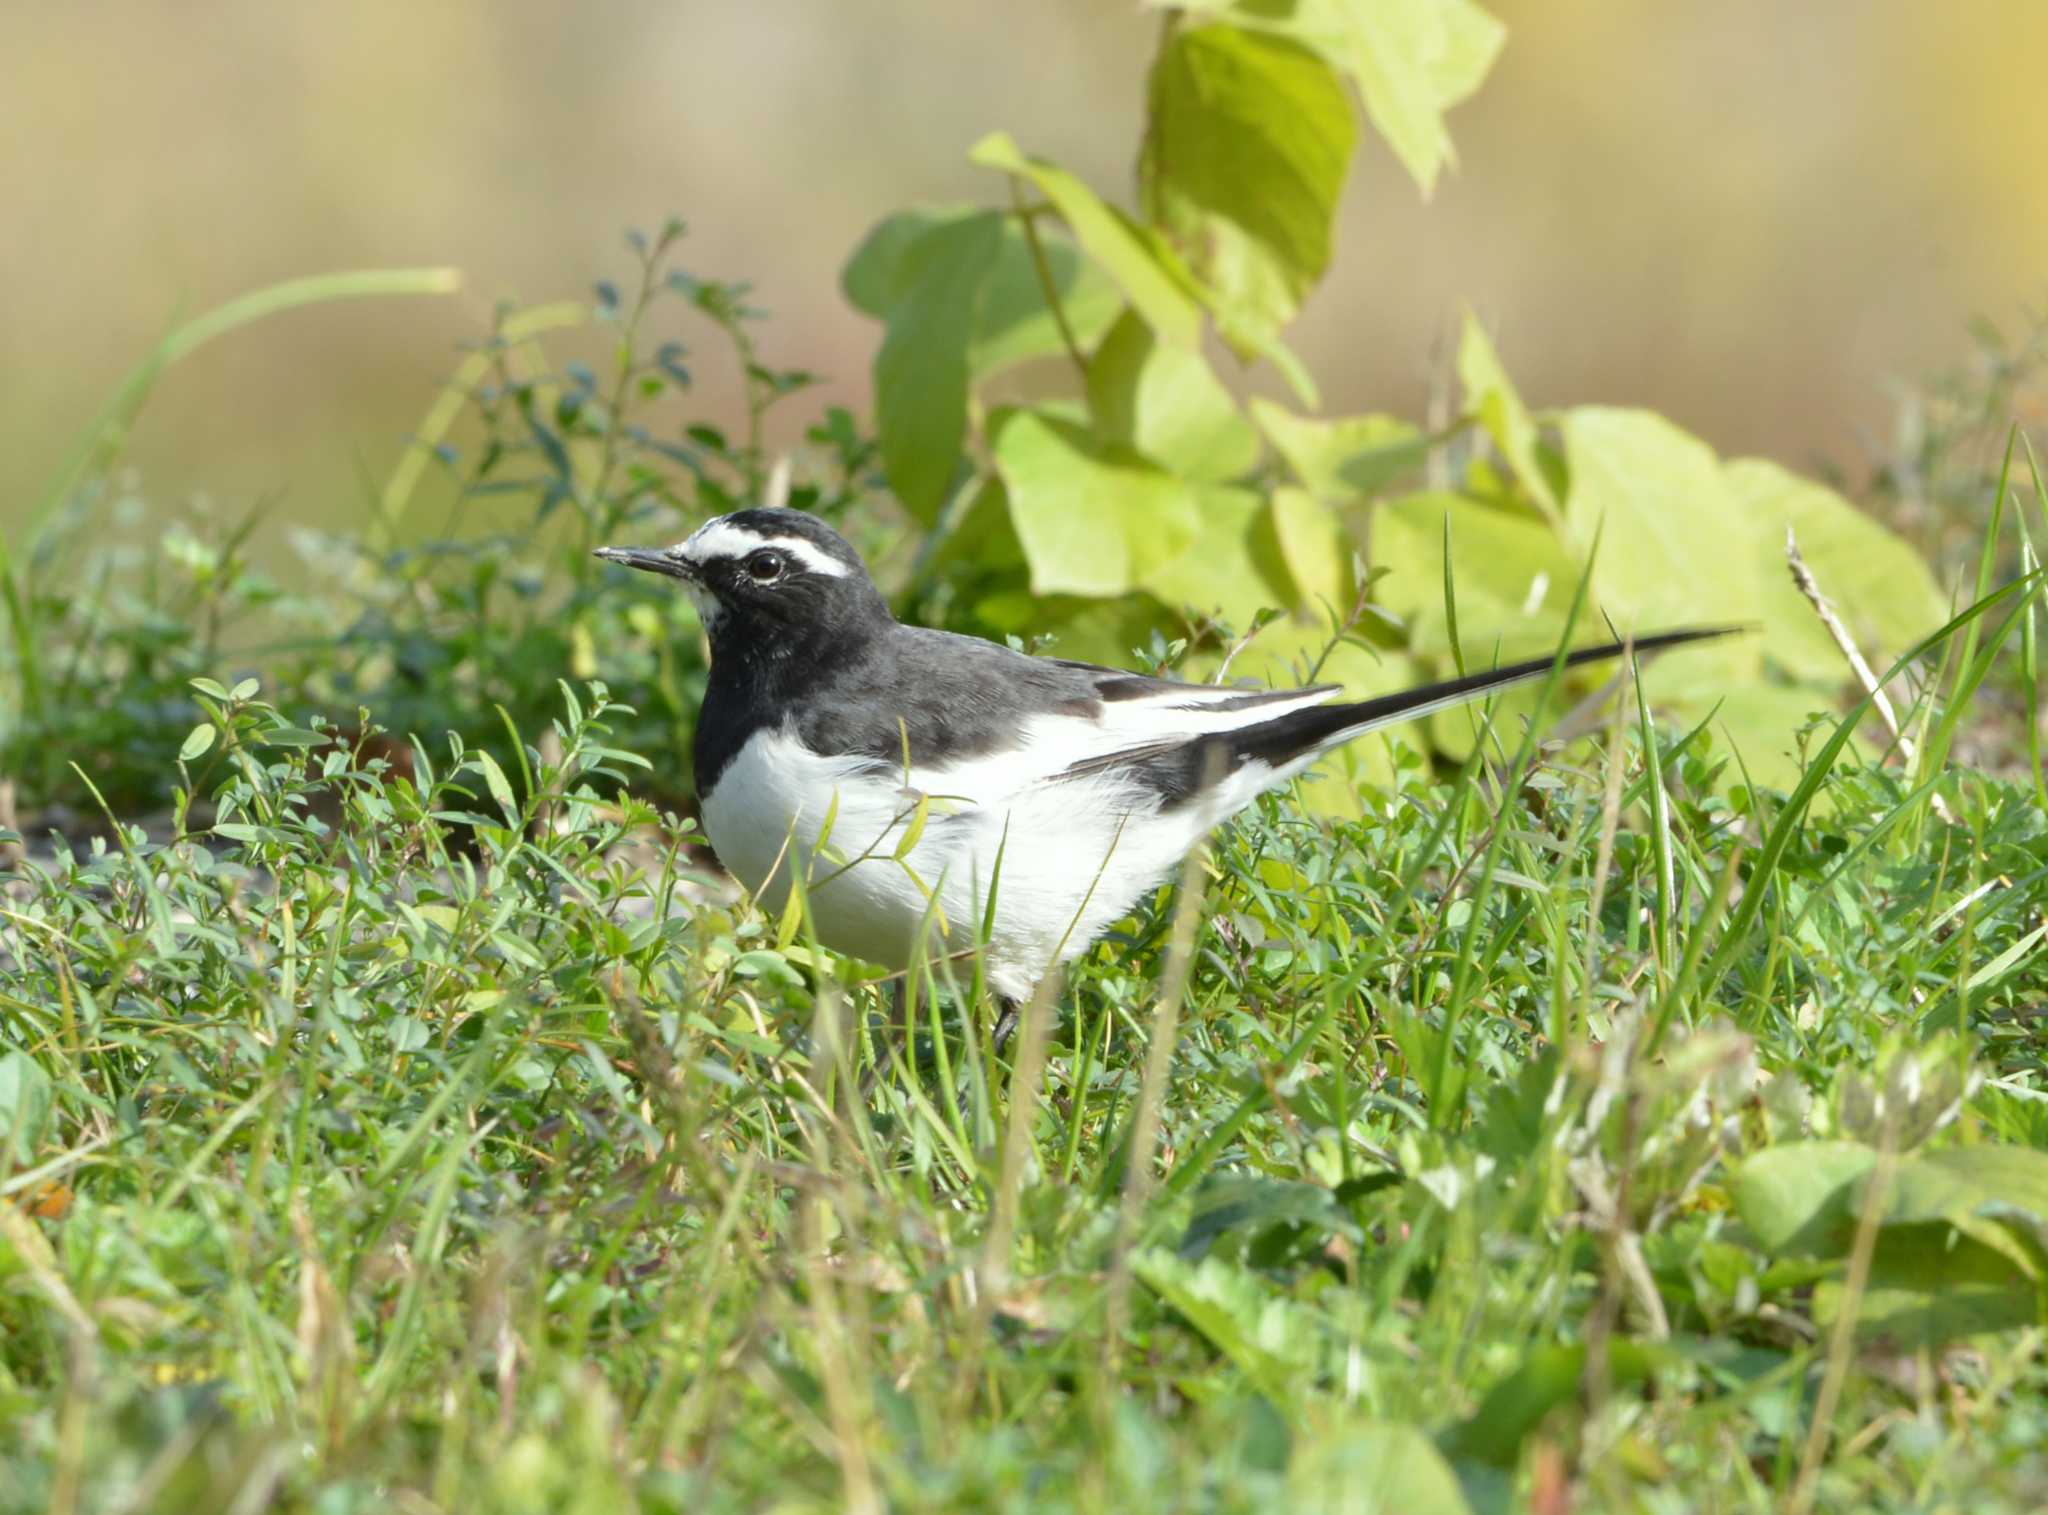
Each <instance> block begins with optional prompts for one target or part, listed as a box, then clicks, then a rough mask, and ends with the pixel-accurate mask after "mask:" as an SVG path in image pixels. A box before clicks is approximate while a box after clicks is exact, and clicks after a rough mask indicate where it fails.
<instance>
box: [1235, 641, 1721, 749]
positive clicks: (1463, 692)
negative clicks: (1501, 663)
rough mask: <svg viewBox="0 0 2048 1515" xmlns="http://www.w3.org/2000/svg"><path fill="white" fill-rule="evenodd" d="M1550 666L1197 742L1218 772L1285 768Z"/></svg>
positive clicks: (1611, 653) (1536, 664)
mask: <svg viewBox="0 0 2048 1515" xmlns="http://www.w3.org/2000/svg"><path fill="white" fill-rule="evenodd" d="M1742 629H1743V628H1741V627H1739V626H1712V627H1692V628H1688V629H1686V630H1683V631H1659V632H1655V633H1653V634H1652V635H1650V636H1644V637H1637V638H1636V639H1635V640H1634V641H1632V642H1608V643H1606V644H1605V645H1603V646H1599V647H1582V648H1580V649H1579V650H1578V651H1576V652H1568V653H1566V654H1565V657H1564V666H1565V667H1567V668H1577V667H1580V666H1581V665H1583V664H1586V663H1598V662H1602V661H1604V660H1606V659H1608V658H1615V657H1620V656H1621V655H1622V653H1624V652H1632V653H1635V654H1637V655H1638V656H1640V655H1642V654H1645V653H1651V652H1658V651H1661V650H1663V649H1664V648H1667V647H1682V646H1684V645H1685V644H1686V643H1688V642H1704V641H1710V640H1712V639H1713V638H1715V637H1724V636H1732V635H1734V634H1735V633H1737V632H1739V631H1741V630H1742ZM1556 665H1557V656H1556V654H1554V653H1553V654H1551V655H1549V656H1547V657H1540V658H1530V659H1529V660H1528V661H1527V662H1522V663H1510V664H1508V665H1507V666H1506V667H1504V668H1489V669H1487V670H1486V671H1485V672H1483V673H1468V674H1466V675H1465V676H1464V677H1462V678H1455V679H1444V680H1442V681H1440V682H1438V683H1435V684H1424V685H1422V686H1421V687H1419V688H1416V689H1404V690H1402V691H1400V692H1399V693H1398V694H1383V695H1381V696H1379V697H1378V698H1377V699H1371V700H1358V701H1355V702H1346V703H1344V704H1340V705H1314V706H1311V707H1310V708H1309V709H1307V710H1296V711H1291V712H1289V713H1288V714H1286V715H1282V716H1275V717H1274V718H1273V719H1272V720H1270V721H1262V722H1260V723H1259V724H1258V725H1256V726H1242V727H1239V728H1238V729H1237V730H1235V731H1229V732H1218V733H1217V734H1216V735H1215V736H1214V737H1208V738H1204V739H1203V740H1204V742H1215V743H1221V744H1224V745H1226V746H1227V747H1228V748H1229V749H1230V751H1229V756H1228V761H1227V762H1226V763H1225V764H1224V771H1226V772H1227V771H1229V770H1231V769H1234V768H1236V767H1237V766H1239V765H1240V764H1242V763H1245V762H1247V761H1255V762H1263V763H1266V764H1268V765H1269V766H1271V767H1272V768H1273V769H1274V770H1276V771H1278V770H1281V769H1286V768H1290V767H1292V766H1294V765H1296V764H1298V763H1300V762H1302V761H1303V760H1304V759H1307V758H1311V757H1314V756H1315V755H1316V754H1317V753H1320V752H1324V751H1327V750H1328V749H1330V748H1332V747H1337V746H1341V745H1343V744H1344V743H1345V742H1349V741H1352V740H1354V739H1356V738H1358V737H1361V736H1364V735H1365V734H1366V733H1367V732H1368V731H1375V730H1377V729H1378V728H1380V727H1382V726H1391V725H1393V724H1394V723H1395V722H1397V721H1413V720H1419V719H1421V718H1422V717H1423V716H1426V715H1434V714H1435V713H1436V712H1437V711H1439V710H1448V709H1450V708H1452V707H1453V706H1457V705H1463V704H1467V703H1469V702H1470V701H1473V700H1477V699H1483V698H1485V697H1486V696H1487V695H1489V694H1494V693H1497V692H1498V691H1500V690H1503V689H1512V688H1514V687H1515V686H1516V685H1518V684H1532V683H1535V682H1537V681H1538V680H1540V679H1545V678H1548V677H1549V676H1550V670H1551V669H1552V668H1553V667H1555V666H1556ZM1205 756H1206V757H1207V759H1208V762H1209V763H1210V764H1214V763H1215V762H1216V759H1217V757H1218V756H1219V755H1218V754H1205Z"/></svg>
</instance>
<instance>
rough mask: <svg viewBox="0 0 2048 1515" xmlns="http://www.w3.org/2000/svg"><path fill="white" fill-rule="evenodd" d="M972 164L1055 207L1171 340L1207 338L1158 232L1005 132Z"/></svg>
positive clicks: (985, 143)
mask: <svg viewBox="0 0 2048 1515" xmlns="http://www.w3.org/2000/svg"><path fill="white" fill-rule="evenodd" d="M967 156H968V159H969V161H971V162H974V163H977V164H979V165H980V166H981V167H983V168H993V169H999V170H1001V171H1002V172H1004V173H1007V174H1014V175H1016V176H1017V177H1019V178H1022V179H1025V180H1028V181H1029V182H1030V183H1031V184H1033V185H1034V186H1036V187H1037V189H1038V191H1039V193H1040V194H1042V195H1044V196H1045V197H1046V199H1047V200H1049V201H1051V202H1052V206H1053V209H1055V210H1057V211H1058V212H1059V213H1060V215H1061V217H1062V218H1063V219H1064V220H1065V221H1066V223H1067V227H1068V229H1069V230H1070V231H1072V232H1073V234H1074V240H1075V241H1077V242H1079V243H1080V244H1081V247H1082V250H1083V251H1085V252H1086V253H1087V254H1088V256H1089V257H1091V258H1093V259H1094V260H1095V262H1096V263H1097V264H1098V265H1099V266H1100V267H1101V269H1102V271H1103V272H1104V273H1106V274H1108V275H1109V277H1110V278H1111V279H1113V280H1115V281H1116V284H1117V287H1118V288H1120V289H1121V290H1122V291H1123V293H1124V298H1125V299H1127V300H1129V301H1130V302H1131V305H1132V307H1133V308H1134V309H1136V310H1137V312H1138V314H1139V315H1140V316H1142V317H1144V319H1145V322H1146V324H1147V325H1149V326H1150V327H1151V328H1152V329H1153V330H1154V331H1156V332H1158V333H1159V335H1160V336H1161V337H1162V338H1164V339H1165V340H1166V341H1168V342H1172V343H1175V344H1176V345H1178V346H1181V347H1190V348H1191V347H1194V346H1195V345H1196V344H1197V343H1199V342H1200V341H1201V339H1202V306H1201V302H1200V299H1199V296H1198V293H1197V289H1196V286H1195V283H1194V280H1193V279H1192V277H1191V276H1190V275H1189V274H1188V271H1187V269H1186V268H1185V267H1183V266H1181V263H1180V260H1179V259H1178V258H1177V257H1176V256H1175V255H1174V253H1173V251H1172V249H1170V248H1168V247H1167V246H1165V245H1164V244H1163V243H1162V242H1161V241H1160V240H1159V238H1158V236H1157V234H1155V233H1154V232H1152V231H1151V230H1150V229H1149V228H1146V227H1143V226H1140V225H1138V224H1137V223H1136V222H1134V221H1132V220H1131V218H1130V217H1129V216H1126V215H1125V214H1124V213H1123V212H1122V211H1120V210H1118V209H1116V208H1115V207H1114V206H1112V205H1107V204H1105V203H1103V201H1102V200H1101V199H1099V198H1098V197H1097V196H1096V194H1095V191H1094V190H1092V189H1090V188H1089V187H1088V186H1087V185H1085V184H1083V183H1082V182H1081V181H1080V180H1079V179H1077V178H1075V177H1074V176H1073V175H1072V174H1070V173H1068V172H1067V171H1066V170H1065V169H1063V168H1056V167H1054V166H1053V165H1052V164H1050V163H1047V162H1046V161H1044V160H1043V159H1042V158H1027V157H1026V156H1025V155H1024V154H1023V153H1021V152H1019V151H1018V149H1017V144H1016V143H1015V142H1013V141H1011V140H1010V136H1009V134H1008V133H1007V132H992V133H990V134H989V135H988V136H986V137H983V138H982V139H981V140H980V141H979V142H977V143H975V145H974V147H973V149H972V150H971V151H970V152H969V153H968V155H967Z"/></svg>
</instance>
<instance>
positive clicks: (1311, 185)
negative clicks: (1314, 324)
mask: <svg viewBox="0 0 2048 1515" xmlns="http://www.w3.org/2000/svg"><path fill="white" fill-rule="evenodd" d="M1148 105H1149V115H1148V121H1147V125H1146V134H1145V144H1144V147H1143V149H1142V151H1141V155H1140V158H1139V180H1140V192H1141V195H1142V198H1143V202H1144V206H1145V212H1146V215H1147V217H1148V218H1149V219H1150V220H1151V222H1152V224H1153V225H1155V226H1157V227H1159V228H1160V229H1161V230H1162V231H1164V232H1165V234H1166V236H1167V238H1168V240H1169V241H1171V242H1172V244H1173V245H1174V247H1175V248H1176V249H1177V250H1178V251H1179V252H1180V254H1181V256H1182V257H1183V258H1184V259H1185V260H1186V262H1187V265H1188V267H1189V269H1190V270H1192V272H1193V273H1194V275H1195V277H1196V278H1198V279H1200V280H1201V281H1202V282H1203V284H1205V285H1206V286H1207V287H1208V289H1209V290H1210V292H1211V293H1212V294H1213V295H1214V297H1215V303H1214V308H1215V311H1216V322H1217V328H1218V330H1220V331H1221V332H1222V334H1223V337H1224V339H1225V340H1226V341H1228V342H1229V343H1230V344H1231V345H1232V347H1234V348H1235V349H1236V350H1237V352H1238V354H1239V356H1241V357H1244V358H1251V357H1255V356H1257V355H1259V354H1260V353H1261V352H1262V351H1263V350H1264V348H1265V344H1266V342H1267V341H1268V339H1270V338H1271V336H1272V335H1273V334H1274V333H1276V332H1277V331H1278V330H1279V329H1280V328H1281V327H1283V326H1285V325H1286V324H1287V323H1288V322H1289V321H1291V320H1292V319H1293V318H1294V316H1295V313H1296V312H1297V311H1299V310H1300V308H1301V302H1302V300H1303V299H1304V298H1305V297H1306V296H1307V294H1308V292H1309V291H1310V290H1311V289H1313V288H1314V287H1315V285H1316V282H1317V281H1318V280H1319V279H1321V278H1322V276H1323V273H1324V271H1325V270H1326V269H1327V268H1328V267H1329V264H1330V246H1331V230H1332V223H1333V221H1334V220H1335V217H1336V211H1337V200H1338V197H1339V195H1340V194H1341V193H1342V192H1343V188H1344V176H1345V172H1346V170H1347V169H1348V167H1349V166H1350V162H1351V153H1352V150H1353V148H1354V147H1355V146H1356V145H1357V136H1358V133H1357V127H1356V125H1355V124H1354V122H1353V120H1352V115H1351V102H1350V100H1349V99H1347V98H1346V96H1345V91H1344V86H1343V82H1342V81H1341V80H1340V79H1339V78H1338V76H1337V74H1336V73H1335V72H1334V70H1332V68H1331V67H1330V65H1329V64H1328V63H1326V62H1325V61H1324V60H1323V59H1322V58H1320V57H1319V56H1317V55H1316V54H1315V53H1314V52H1313V51H1311V50H1309V49H1308V48H1305V47H1303V46H1301V45H1299V44H1298V43H1295V42H1293V41H1291V40H1289V39H1287V38H1285V37H1280V36H1273V35H1262V34H1259V33H1256V32H1250V31H1245V30H1242V29H1240V28H1238V27H1235V26H1197V27H1188V28H1183V29H1181V30H1178V31H1176V32H1174V33H1173V34H1172V35H1171V37H1170V38H1169V39H1168V41H1167V42H1166V45H1165V46H1164V47H1163V48H1162V49H1161V50H1160V54H1159V58H1158V60H1157V62H1156V63H1155V64H1154V65H1153V68H1152V77H1151V83H1150V90H1149V97H1148Z"/></svg>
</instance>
